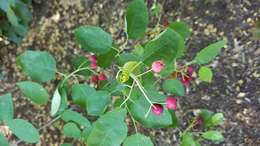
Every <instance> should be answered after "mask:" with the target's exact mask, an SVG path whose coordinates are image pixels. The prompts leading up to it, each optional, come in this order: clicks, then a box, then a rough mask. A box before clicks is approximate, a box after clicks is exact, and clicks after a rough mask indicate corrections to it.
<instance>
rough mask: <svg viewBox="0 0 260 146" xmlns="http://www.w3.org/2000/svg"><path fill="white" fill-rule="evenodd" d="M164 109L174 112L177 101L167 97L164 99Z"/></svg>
mask: <svg viewBox="0 0 260 146" xmlns="http://www.w3.org/2000/svg"><path fill="white" fill-rule="evenodd" d="M166 107H167V108H168V109H172V110H176V109H177V99H176V98H174V97H171V96H169V97H167V98H166Z"/></svg>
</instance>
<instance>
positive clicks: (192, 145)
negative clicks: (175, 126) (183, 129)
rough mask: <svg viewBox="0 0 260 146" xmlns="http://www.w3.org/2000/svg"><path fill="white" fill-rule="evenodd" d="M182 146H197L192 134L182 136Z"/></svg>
mask: <svg viewBox="0 0 260 146" xmlns="http://www.w3.org/2000/svg"><path fill="white" fill-rule="evenodd" d="M181 146H197V145H196V142H195V141H194V139H193V136H192V134H191V133H185V134H183V135H182V137H181Z"/></svg>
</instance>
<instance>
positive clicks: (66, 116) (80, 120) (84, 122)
mask: <svg viewBox="0 0 260 146" xmlns="http://www.w3.org/2000/svg"><path fill="white" fill-rule="evenodd" d="M61 118H62V120H64V121H65V122H75V123H77V124H79V125H81V126H84V127H86V128H90V127H91V123H90V122H89V120H88V119H87V118H85V117H84V116H82V115H81V114H79V113H77V112H74V111H72V110H66V111H65V112H64V113H63V114H62V115H61Z"/></svg>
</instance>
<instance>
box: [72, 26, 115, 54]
mask: <svg viewBox="0 0 260 146" xmlns="http://www.w3.org/2000/svg"><path fill="white" fill-rule="evenodd" d="M75 36H76V39H77V41H78V42H79V43H80V45H81V47H82V48H83V49H84V50H86V51H90V52H93V53H95V54H104V53H107V52H108V51H109V50H110V49H111V48H112V37H111V36H110V35H109V34H108V33H107V32H105V31H104V30H103V29H101V28H99V27H95V26H81V27H79V28H77V29H76V30H75Z"/></svg>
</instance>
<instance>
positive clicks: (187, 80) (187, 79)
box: [180, 77, 191, 86]
mask: <svg viewBox="0 0 260 146" xmlns="http://www.w3.org/2000/svg"><path fill="white" fill-rule="evenodd" d="M180 80H181V83H182V84H183V85H184V86H189V84H190V80H191V77H181V78H180Z"/></svg>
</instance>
